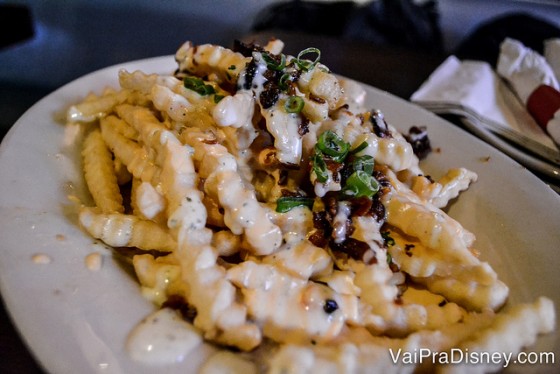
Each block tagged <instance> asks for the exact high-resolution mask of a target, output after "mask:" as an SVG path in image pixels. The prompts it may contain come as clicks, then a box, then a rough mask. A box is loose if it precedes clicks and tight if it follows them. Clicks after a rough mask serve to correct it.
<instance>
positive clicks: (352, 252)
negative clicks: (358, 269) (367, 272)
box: [330, 238, 377, 263]
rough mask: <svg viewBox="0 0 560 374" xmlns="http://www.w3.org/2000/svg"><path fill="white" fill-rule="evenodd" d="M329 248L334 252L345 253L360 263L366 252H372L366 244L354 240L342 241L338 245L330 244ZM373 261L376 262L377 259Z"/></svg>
mask: <svg viewBox="0 0 560 374" xmlns="http://www.w3.org/2000/svg"><path fill="white" fill-rule="evenodd" d="M330 247H331V249H333V250H335V251H340V252H344V253H346V254H347V255H348V256H350V257H351V258H353V259H354V260H362V261H363V260H364V256H365V254H366V253H367V252H369V251H371V252H373V249H371V248H370V247H369V245H368V244H367V243H365V242H362V241H360V240H358V239H354V238H347V239H346V240H345V241H343V242H342V243H340V244H337V243H334V242H332V243H330ZM374 254H375V253H374ZM373 258H375V259H376V257H375V255H374V256H373ZM375 261H377V259H376V260H375ZM374 263H375V262H374Z"/></svg>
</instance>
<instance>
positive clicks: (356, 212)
mask: <svg viewBox="0 0 560 374" xmlns="http://www.w3.org/2000/svg"><path fill="white" fill-rule="evenodd" d="M350 204H351V210H352V215H353V216H358V217H362V216H365V215H366V214H368V213H371V208H372V205H373V202H372V200H371V199H369V198H368V197H366V196H362V197H357V198H352V199H350Z"/></svg>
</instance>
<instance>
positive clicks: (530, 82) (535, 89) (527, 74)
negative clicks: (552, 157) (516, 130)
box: [496, 38, 560, 144]
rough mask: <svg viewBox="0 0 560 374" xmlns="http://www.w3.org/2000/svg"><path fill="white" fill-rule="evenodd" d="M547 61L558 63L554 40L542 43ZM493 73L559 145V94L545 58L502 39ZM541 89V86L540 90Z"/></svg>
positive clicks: (514, 42)
mask: <svg viewBox="0 0 560 374" xmlns="http://www.w3.org/2000/svg"><path fill="white" fill-rule="evenodd" d="M546 42H548V44H545V49H547V51H546V52H547V54H548V55H549V59H550V60H551V61H554V64H555V66H556V64H558V59H557V57H558V56H554V55H555V54H556V55H558V54H559V52H558V48H557V43H556V41H555V40H548V41H546ZM496 70H497V72H498V74H499V75H501V76H502V77H503V78H504V79H505V80H506V81H508V82H509V84H510V85H511V86H512V88H513V90H514V91H515V92H516V94H517V96H518V97H519V98H520V100H521V102H522V103H523V104H524V105H525V106H526V108H527V110H528V111H529V113H531V114H532V115H533V117H534V118H535V119H536V121H537V123H538V124H539V125H540V126H541V127H542V128H543V129H544V130H545V132H547V133H548V135H549V136H550V137H552V139H554V141H555V142H556V143H557V144H560V92H558V90H559V85H558V80H557V78H556V75H555V73H554V69H553V68H552V67H551V66H550V64H549V63H548V60H547V58H546V57H544V56H541V55H540V54H538V53H537V52H535V51H534V50H532V49H530V48H527V47H526V46H524V45H523V43H521V42H520V41H518V40H515V39H511V38H506V39H504V41H503V42H502V44H501V45H500V55H499V56H498V63H497V66H496ZM543 86H545V87H543Z"/></svg>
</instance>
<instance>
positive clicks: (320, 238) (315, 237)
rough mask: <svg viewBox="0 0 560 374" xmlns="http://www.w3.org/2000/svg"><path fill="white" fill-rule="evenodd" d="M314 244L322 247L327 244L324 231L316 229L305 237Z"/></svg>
mask: <svg viewBox="0 0 560 374" xmlns="http://www.w3.org/2000/svg"><path fill="white" fill-rule="evenodd" d="M307 240H309V241H310V242H311V243H312V244H313V245H314V246H316V247H319V248H324V247H326V246H327V244H329V241H328V240H327V237H326V235H325V232H324V231H323V230H316V231H315V232H314V233H313V234H311V235H309V237H308V238H307Z"/></svg>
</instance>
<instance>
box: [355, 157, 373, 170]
mask: <svg viewBox="0 0 560 374" xmlns="http://www.w3.org/2000/svg"><path fill="white" fill-rule="evenodd" d="M373 164H374V161H373V157H371V156H369V155H363V156H360V157H356V158H354V161H353V162H352V169H354V171H358V170H361V171H364V172H366V173H367V174H369V175H371V174H372V173H373Z"/></svg>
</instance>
